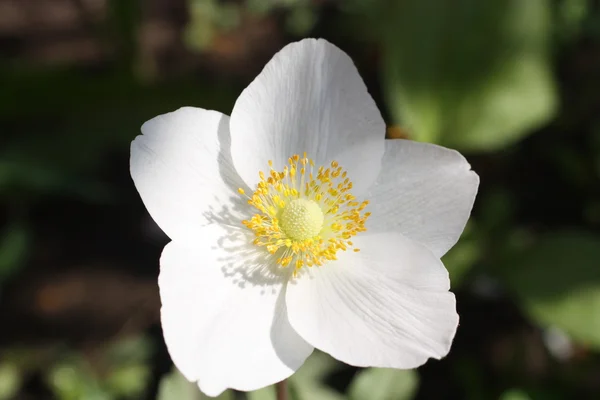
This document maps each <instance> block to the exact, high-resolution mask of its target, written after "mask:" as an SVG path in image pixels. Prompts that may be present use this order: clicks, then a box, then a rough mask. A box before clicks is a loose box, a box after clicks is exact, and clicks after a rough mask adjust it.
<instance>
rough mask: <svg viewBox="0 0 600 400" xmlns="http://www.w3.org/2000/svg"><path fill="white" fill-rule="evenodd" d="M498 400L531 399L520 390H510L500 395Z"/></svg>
mask: <svg viewBox="0 0 600 400" xmlns="http://www.w3.org/2000/svg"><path fill="white" fill-rule="evenodd" d="M500 400H531V397H529V395H528V394H527V393H525V392H524V391H522V390H518V389H511V390H508V391H506V392H504V393H502V396H500Z"/></svg>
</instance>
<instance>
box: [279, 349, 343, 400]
mask: <svg viewBox="0 0 600 400" xmlns="http://www.w3.org/2000/svg"><path fill="white" fill-rule="evenodd" d="M342 366H343V364H341V363H340V362H339V361H337V360H336V359H334V358H333V357H331V356H330V355H328V354H325V353H323V352H320V351H318V350H315V351H314V352H313V354H312V355H311V356H310V357H309V358H308V359H307V360H306V361H305V362H304V365H302V367H300V369H299V370H298V371H297V372H296V373H295V374H294V375H292V376H291V377H290V378H289V389H290V398H291V400H313V399H314V400H342V399H344V398H345V397H344V396H343V395H342V394H340V393H339V392H337V391H335V390H333V389H332V388H330V387H328V386H327V385H326V384H325V380H326V379H327V377H328V376H329V375H331V374H332V373H333V372H335V371H336V370H338V369H340V368H341V367H342Z"/></svg>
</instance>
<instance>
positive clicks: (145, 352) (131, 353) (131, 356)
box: [106, 336, 152, 365]
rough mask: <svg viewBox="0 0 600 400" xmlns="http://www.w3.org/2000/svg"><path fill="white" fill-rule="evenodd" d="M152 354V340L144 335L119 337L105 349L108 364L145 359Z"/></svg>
mask: <svg viewBox="0 0 600 400" xmlns="http://www.w3.org/2000/svg"><path fill="white" fill-rule="evenodd" d="M151 355H152V342H151V341H150V339H148V338H147V337H146V336H135V337H130V338H126V339H121V340H119V341H117V342H115V343H113V344H111V346H110V347H109V348H108V349H107V353H106V358H107V361H108V362H109V363H110V364H113V365H114V364H117V365H119V364H121V365H123V364H131V363H139V362H144V361H147V360H148V359H149V358H150V356H151Z"/></svg>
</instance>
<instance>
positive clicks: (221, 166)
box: [130, 107, 245, 242]
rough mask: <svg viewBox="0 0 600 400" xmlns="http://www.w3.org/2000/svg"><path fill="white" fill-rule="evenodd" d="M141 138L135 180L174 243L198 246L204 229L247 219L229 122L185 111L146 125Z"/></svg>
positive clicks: (134, 156) (135, 147) (134, 148)
mask: <svg viewBox="0 0 600 400" xmlns="http://www.w3.org/2000/svg"><path fill="white" fill-rule="evenodd" d="M142 133H143V135H140V136H138V137H137V138H136V139H135V140H134V141H133V143H131V160H130V169H131V176H132V178H133V181H134V183H135V186H136V188H137V190H138V191H139V193H140V196H141V197H142V200H143V201H144V204H145V205H146V208H147V209H148V212H149V213H150V215H151V216H152V218H153V219H154V220H155V221H156V223H157V224H158V225H159V226H160V227H161V229H162V230H163V231H164V232H165V233H166V234H167V235H168V236H169V237H170V238H171V239H177V240H180V241H181V240H185V241H194V242H195V241H197V237H198V235H199V229H200V228H201V227H202V226H203V225H207V224H209V223H211V222H219V223H226V224H227V223H232V224H233V223H239V221H240V220H242V219H243V218H241V215H240V212H239V211H240V210H241V209H243V207H244V200H243V199H242V197H241V196H240V195H239V194H238V193H237V192H236V190H237V188H239V187H245V185H244V184H243V181H242V180H241V178H240V177H239V175H238V174H237V172H236V171H235V168H234V167H233V164H232V162H231V155H230V154H229V152H230V137H229V117H228V116H226V115H223V114H221V113H218V112H216V111H207V110H203V109H200V108H192V107H185V108H180V109H179V110H177V111H174V112H171V113H168V114H164V115H160V116H158V117H156V118H153V119H151V120H149V121H147V122H146V123H144V125H143V126H142ZM234 217H235V218H234ZM233 221H236V222H233Z"/></svg>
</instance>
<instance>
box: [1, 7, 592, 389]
mask: <svg viewBox="0 0 600 400" xmlns="http://www.w3.org/2000/svg"><path fill="white" fill-rule="evenodd" d="M187 3H188V11H187V14H186V18H185V19H184V20H185V21H186V22H185V26H181V32H179V31H178V34H180V36H181V39H182V43H183V44H184V45H185V46H186V48H187V52H188V53H186V54H185V56H182V55H181V54H180V55H178V56H174V55H171V56H170V57H172V58H169V59H168V63H167V64H169V67H171V69H169V68H164V69H166V70H167V71H170V72H164V71H163V72H161V68H160V65H159V64H160V63H158V62H155V61H152V60H151V57H149V56H148V55H145V54H144V49H143V46H142V45H141V44H140V43H141V39H140V37H141V36H142V34H141V32H142V31H143V29H142V28H143V26H144V25H143V23H144V18H145V11H147V10H145V7H146V6H145V5H144V3H141V2H123V1H118V0H111V1H109V2H108V3H107V4H108V9H107V13H106V19H105V20H103V22H102V23H99V24H98V26H94V29H93V34H94V35H97V36H98V38H99V40H100V41H101V42H102V43H104V44H105V45H107V46H108V47H110V48H113V50H114V51H113V52H111V53H110V57H111V58H110V59H109V60H108V61H106V60H104V61H103V62H102V63H101V64H102V65H100V66H97V65H96V66H94V67H93V68H78V67H73V66H70V65H60V66H48V65H43V64H38V63H37V62H32V61H28V60H27V59H26V57H24V58H19V57H4V58H2V63H1V64H0V87H1V88H2V89H1V90H0V132H2V137H1V142H0V204H2V206H3V209H5V210H6V212H5V214H6V216H7V218H5V220H6V224H5V226H3V227H2V229H0V294H2V293H3V290H1V289H3V288H4V287H5V286H8V285H9V284H10V283H11V281H13V279H14V280H16V279H17V278H18V277H19V271H20V268H22V267H25V266H27V267H32V266H31V265H30V264H29V263H28V261H29V260H30V259H31V258H32V256H35V255H36V254H37V253H38V252H40V250H39V243H38V241H39V239H40V238H39V237H38V235H39V229H38V228H39V227H38V226H36V223H37V220H36V219H35V218H34V216H35V214H36V212H38V211H39V210H43V209H44V207H48V204H55V203H56V202H60V201H68V202H74V203H75V204H77V202H80V203H81V204H85V205H88V206H93V207H95V208H94V210H98V211H99V212H100V213H102V212H108V211H106V210H110V211H112V210H114V208H111V207H121V206H124V205H127V202H128V201H129V199H127V198H126V196H127V195H126V194H125V193H126V192H127V191H126V190H125V189H123V186H122V185H123V183H122V182H116V181H115V180H114V179H111V177H113V176H114V172H112V171H110V169H111V168H112V167H113V160H115V159H116V158H118V159H121V160H124V159H126V157H127V152H128V146H129V143H130V141H131V139H132V138H133V137H134V136H135V135H136V134H137V132H138V131H139V126H140V125H141V123H142V122H143V121H145V120H147V119H149V118H151V117H153V116H155V115H158V114H161V113H164V112H168V111H171V110H173V109H176V108H178V107H180V106H184V105H195V106H199V107H203V108H209V109H216V110H219V111H223V112H225V113H229V112H230V110H231V108H232V106H233V103H234V101H235V98H236V97H237V95H238V94H239V93H240V91H241V90H242V89H243V87H244V85H245V84H246V83H247V82H248V81H249V80H250V79H252V74H254V72H253V73H252V74H247V75H244V74H240V76H236V77H235V78H232V77H231V76H230V75H228V73H225V72H223V71H222V70H221V64H216V65H212V67H211V64H210V60H211V59H215V58H217V59H219V57H221V58H226V56H223V54H225V55H227V54H229V52H233V53H235V52H237V53H244V52H248V53H252V52H253V49H259V48H261V47H260V46H258V45H256V43H252V42H251V41H250V39H251V38H252V34H249V33H248V32H252V30H251V29H250V28H251V27H252V24H253V23H254V24H257V25H260V26H263V25H265V26H266V25H268V26H274V27H275V28H274V29H276V30H275V31H273V32H269V35H272V36H276V37H274V38H273V41H274V42H276V43H283V42H285V41H288V40H295V39H299V38H301V37H304V36H323V37H325V38H327V39H329V40H331V41H332V42H334V43H335V44H337V45H338V46H340V47H341V48H342V49H344V50H346V51H348V52H349V54H350V55H351V56H352V57H353V58H354V59H355V60H356V63H357V66H358V68H359V70H360V71H361V74H362V75H363V76H364V77H365V79H366V81H367V84H368V85H369V88H370V90H371V92H372V93H373V95H374V97H375V98H376V100H377V101H378V104H379V106H380V107H381V109H382V111H383V113H384V115H385V116H386V117H387V120H388V123H389V124H390V125H396V126H399V127H401V128H402V131H403V132H406V134H407V136H408V137H409V138H411V139H415V140H421V141H426V142H432V143H437V144H442V145H445V146H450V147H453V148H457V149H460V150H461V151H463V152H464V153H465V155H466V156H467V158H469V160H470V161H472V164H473V166H474V169H475V170H476V171H477V172H478V173H479V174H480V176H481V180H482V187H481V192H480V195H479V197H478V200H477V203H476V208H475V210H474V216H473V218H472V220H471V221H470V223H469V225H468V227H467V229H466V230H465V233H464V235H463V238H462V239H461V241H460V242H459V243H458V244H457V245H456V246H455V247H454V248H453V249H452V250H450V252H449V253H448V254H446V255H445V256H444V258H443V261H444V263H445V265H446V266H447V267H448V269H449V272H450V276H451V280H452V289H453V290H454V291H455V292H457V293H458V304H459V310H461V311H462V309H461V307H464V308H465V309H466V310H467V312H465V314H466V315H467V317H466V322H465V323H464V325H461V327H460V328H459V338H458V339H457V342H460V335H464V336H465V337H467V338H468V339H466V340H467V341H469V343H468V345H462V347H461V344H460V343H458V344H457V345H456V346H455V347H454V349H453V351H452V353H451V354H450V355H449V357H448V360H444V361H442V362H441V363H440V365H442V366H443V365H445V367H440V368H442V370H443V372H442V373H444V374H445V376H448V379H452V380H453V383H452V385H453V386H451V387H452V388H454V389H455V391H456V393H459V394H456V393H454V392H453V395H456V396H458V397H459V398H465V399H487V398H490V399H496V398H500V399H502V400H521V399H522V400H526V399H552V398H556V399H558V398H586V397H585V395H589V394H590V393H594V391H600V388H599V387H598V385H596V386H594V385H593V382H594V379H595V381H597V371H598V370H599V369H600V363H599V362H598V351H599V350H600V237H599V236H598V228H599V227H600V118H599V117H598V116H597V115H598V113H597V110H598V109H600V101H598V98H599V96H598V93H600V72H599V71H600V63H599V62H598V61H597V60H598V59H600V5H598V4H597V2H593V1H591V0H487V1H481V0H455V1H449V0H402V1H396V0H372V1H366V0H348V1H344V2H336V1H309V0H279V1H262V0H246V1H218V0H188V2H187ZM273 21H274V23H272V24H270V25H269V24H268V22H273ZM249 26H250V28H249ZM236 35H237V36H236ZM265 37H268V36H265ZM265 37H261V38H260V40H266V39H265ZM240 38H241V39H240ZM0 43H1V42H0ZM224 43H225V44H224ZM240 43H241V44H240ZM0 46H1V44H0ZM219 46H222V47H223V48H224V50H223V49H222V48H221V47H219ZM236 46H237V47H236ZM253 46H254V47H253ZM232 49H233V50H232ZM248 49H250V50H248ZM0 50H2V49H1V48H0ZM275 50H276V49H273V51H275ZM215 51H216V53H214V52H215ZM219 51H222V52H219ZM257 52H258V50H257ZM215 54H217V56H215ZM193 56H196V57H199V58H198V59H199V60H200V61H201V62H198V64H201V68H190V67H187V68H188V69H185V68H184V66H182V67H181V69H180V70H179V69H177V68H176V67H175V66H174V64H179V63H181V64H184V65H185V64H186V61H189V60H188V59H189V58H192V57H193ZM205 56H206V57H205ZM211 57H212V58H211ZM259 59H260V57H259ZM149 60H150V61H149ZM243 62H244V60H243V59H242V61H240V59H238V58H234V61H232V62H231V63H232V64H236V63H243ZM260 62H261V63H262V62H264V60H262V59H260ZM202 63H204V64H202ZM249 63H250V62H249ZM234 66H237V65H234ZM88 67H89V66H88ZM177 67H179V65H177ZM232 69H233V68H232ZM125 165H126V163H125V162H124V163H122V164H119V168H121V169H122V170H120V171H119V174H120V175H119V176H122V177H123V181H126V182H127V185H129V186H131V183H130V182H129V178H128V176H126V175H127V171H126V169H125V168H126V167H124V166H125ZM138 203H139V200H137V199H136V204H138ZM69 204H72V203H69ZM50 207H52V206H50ZM140 208H141V205H140ZM91 219H92V218H90V220H91ZM125 223H131V222H130V221H128V222H123V224H125ZM125 228H126V227H124V226H118V227H116V229H125ZM56 229H68V227H66V226H65V227H62V226H61V227H57V228H56ZM108 235H110V233H106V236H108ZM65 247H68V246H65ZM61 250H62V249H61ZM481 282H484V283H485V285H481ZM486 285H487V286H486ZM482 286H483V287H484V288H485V289H486V290H481V287H482ZM490 288H491V289H490ZM465 299H467V300H466V301H463V300H465ZM490 299H491V300H490ZM0 301H2V300H0ZM469 302H471V303H475V304H477V305H478V306H479V304H484V305H485V304H488V303H486V302H500V303H501V304H502V305H503V306H504V307H506V308H507V309H509V310H512V309H510V308H509V306H508V305H507V304H510V305H515V306H516V310H517V311H514V312H519V313H521V314H520V315H521V316H522V317H523V318H524V319H525V321H526V323H525V325H526V326H529V325H531V326H534V327H535V329H536V332H537V331H539V332H544V331H548V330H549V329H555V330H557V332H562V333H564V334H566V339H565V340H567V342H568V343H567V344H568V345H569V346H570V347H572V348H573V349H574V350H573V351H572V353H577V354H583V356H581V355H579V356H576V355H571V356H568V355H567V357H566V358H564V359H563V358H561V357H556V356H552V349H550V347H551V346H547V345H546V347H545V348H544V349H545V350H543V351H542V353H544V355H543V356H540V357H538V359H536V363H537V364H536V363H534V362H533V361H532V363H534V364H535V365H536V366H538V367H535V368H541V367H539V365H541V364H543V365H544V371H543V372H539V371H538V370H536V371H535V372H531V371H530V370H533V369H535V368H534V367H532V366H531V365H529V364H528V362H530V360H528V359H527V357H528V356H526V355H523V354H525V353H523V352H521V353H519V354H520V355H519V356H515V357H514V359H518V360H520V361H519V363H518V368H517V369H518V371H519V372H516V373H515V372H513V371H511V370H510V369H511V368H509V367H506V366H505V365H504V364H502V363H503V362H504V361H503V360H504V358H503V357H504V356H505V354H504V353H511V352H516V353H518V352H519V351H521V350H522V349H521V347H527V345H521V344H515V342H516V341H517V339H515V338H514V337H513V336H514V335H515V333H514V332H513V331H510V332H508V331H509V328H506V330H505V331H501V332H499V333H497V334H496V332H494V335H491V336H493V337H495V335H497V336H502V335H504V336H502V343H500V345H497V344H496V345H494V346H496V347H498V348H500V350H501V351H499V350H497V349H496V347H494V346H492V345H489V346H490V347H494V349H495V350H494V351H495V352H496V353H494V352H493V351H490V353H492V354H491V355H490V354H487V353H485V354H484V355H480V354H475V355H474V354H473V353H475V352H479V351H480V348H479V347H478V348H477V350H472V351H471V350H470V349H471V346H475V344H472V343H471V342H475V340H474V339H473V338H475V337H477V336H478V335H483V333H481V331H485V329H484V328H483V327H482V325H486V324H488V323H489V324H490V325H492V324H493V322H494V320H495V318H496V315H495V314H494V313H493V312H490V311H487V310H486V311H485V312H483V313H481V314H476V315H478V316H479V318H480V320H478V321H476V322H477V323H479V325H477V324H474V322H473V320H472V318H473V317H472V314H471V316H469V314H468V307H469V306H470V305H469ZM463 304H466V305H463ZM482 307H484V306H482ZM510 312H513V311H510ZM507 313H509V312H507ZM469 318H471V320H469ZM474 325H477V326H476V327H474ZM494 326H495V327H496V329H497V326H496V325H494ZM521 328H522V326H519V329H521ZM3 329H5V328H4V327H3ZM511 329H514V330H518V329H517V328H514V327H511ZM511 335H513V336H511ZM539 336H542V335H541V334H540V335H539ZM490 340H491V339H490ZM111 343H112V342H111ZM506 343H509V344H510V345H506ZM519 343H520V342H519ZM535 343H537V344H540V343H542V344H541V345H543V342H542V341H541V340H540V339H538V342H535ZM530 347H535V346H530ZM9 350H10V351H7V352H5V351H4V350H3V353H2V355H3V357H2V358H1V360H2V362H1V363H0V400H4V399H11V398H14V397H15V396H16V394H17V393H19V391H21V390H22V389H23V387H24V386H26V384H27V382H28V380H29V379H31V375H32V374H33V373H34V371H36V372H35V373H38V374H41V376H42V377H43V382H44V383H45V384H46V386H47V388H48V390H49V391H50V392H51V393H52V395H53V396H54V398H57V399H59V400H70V399H81V398H85V399H92V400H93V399H107V400H112V399H138V398H143V396H146V397H148V398H154V397H155V396H154V393H150V392H149V390H150V389H151V384H152V381H153V380H156V379H160V383H159V384H158V394H157V397H156V398H157V399H158V400H170V399H181V400H200V399H205V398H206V396H204V395H202V394H201V393H200V392H199V391H198V390H197V386H196V385H195V384H192V383H189V382H187V381H186V380H185V378H183V377H182V376H181V374H179V373H178V372H177V371H175V370H174V371H173V372H172V373H169V374H166V375H164V376H163V377H156V376H154V371H153V363H154V362H155V361H154V359H153V354H154V353H153V343H152V342H151V341H148V340H147V339H146V338H145V336H144V335H143V334H140V337H139V338H134V339H132V340H126V341H120V342H116V343H112V344H108V345H106V348H103V352H102V356H101V357H99V358H98V359H99V361H98V359H97V360H95V361H94V362H92V361H90V358H89V357H88V355H87V354H85V352H83V351H81V350H76V349H75V348H73V347H71V346H65V347H61V349H58V350H56V349H54V350H52V351H50V352H49V353H48V352H43V354H41V355H40V354H39V352H37V351H36V350H32V349H25V350H22V351H21V350H19V351H16V350H15V349H9ZM546 353H549V354H550V356H549V355H548V354H546ZM498 354H500V355H498ZM527 354H529V353H527ZM486 357H487V358H486ZM544 357H546V358H544ZM549 357H553V358H551V361H547V359H548V358H549ZM577 357H580V358H577ZM539 359H542V361H539ZM40 360H42V361H40ZM444 363H446V364H444ZM42 365H43V366H44V367H43V368H42V367H41V366H42ZM99 365H100V367H99ZM427 368H428V367H427V366H426V367H425V370H426V371H427V373H418V372H416V371H392V370H382V369H366V370H360V371H354V370H353V371H352V373H351V374H350V375H348V369H347V368H345V367H343V366H342V365H341V364H340V363H339V362H337V361H335V360H333V359H332V358H331V357H329V356H327V355H325V354H322V353H319V352H315V354H313V356H311V357H310V358H309V359H308V360H307V362H306V363H305V365H304V366H303V367H302V368H301V369H300V370H299V371H298V372H297V373H296V374H294V375H293V376H292V377H291V378H290V379H289V391H290V398H291V400H342V399H351V400H362V399H373V400H384V399H399V400H402V399H412V398H432V397H426V396H427V394H428V393H432V392H431V390H435V385H436V384H435V382H436V381H435V379H432V378H430V375H428V374H429V373H430V370H427ZM433 368H435V367H433ZM444 368H445V369H444ZM519 368H521V369H522V370H521V369H519ZM528 368H529V369H528ZM344 374H346V375H344ZM490 375H491V376H493V378H489V376H490ZM515 375H516V376H515ZM540 376H543V377H544V378H540ZM590 377H592V378H590ZM593 377H596V378H593ZM544 379H545V380H544ZM590 381H592V384H590V385H588V384H587V382H590ZM340 382H343V384H340ZM432 382H434V383H433V384H432ZM544 385H545V386H544ZM586 385H588V386H586ZM432 387H434V388H433V389H432ZM581 393H584V395H580V394H581ZM442 395H443V394H442ZM419 396H420V397H419ZM565 396H567V397H565ZM219 398H220V399H221V400H233V399H239V398H241V397H240V394H239V393H234V392H232V391H227V392H225V393H224V394H223V395H222V396H220V397H219ZM247 398H248V399H249V400H273V399H274V398H275V392H274V389H273V388H272V387H270V388H265V389H262V390H260V391H256V392H252V393H248V394H247ZM590 398H594V397H593V396H591V397H590ZM596 398H597V396H596Z"/></svg>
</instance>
